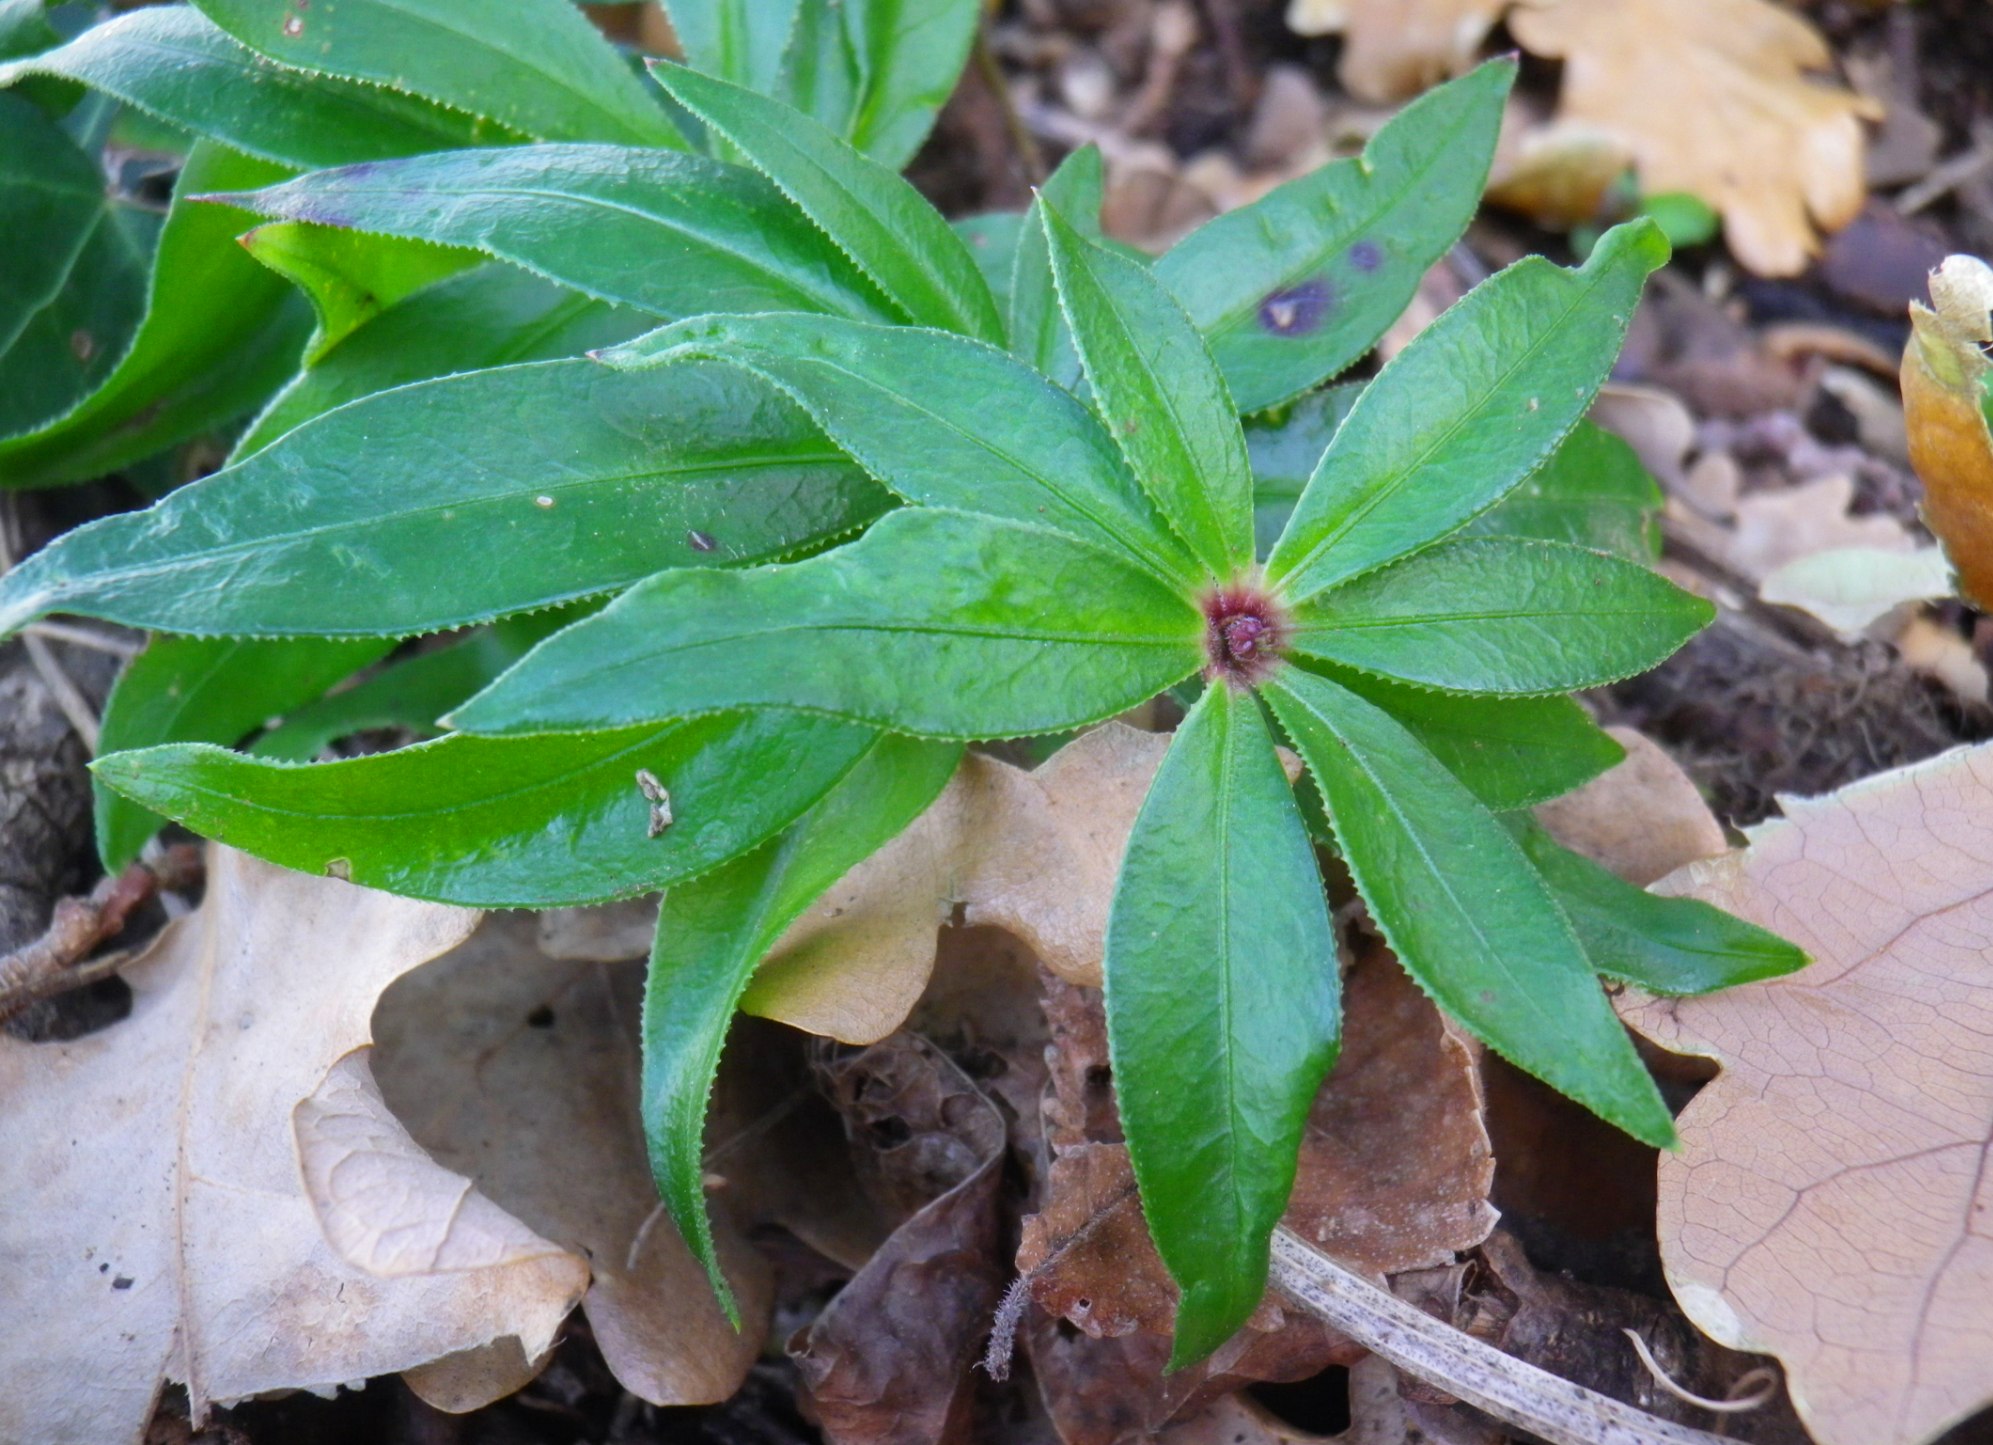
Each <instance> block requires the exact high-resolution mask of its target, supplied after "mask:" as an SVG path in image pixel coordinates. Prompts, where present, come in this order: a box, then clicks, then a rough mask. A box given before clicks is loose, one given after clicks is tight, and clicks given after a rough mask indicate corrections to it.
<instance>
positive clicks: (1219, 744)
mask: <svg viewBox="0 0 1993 1445" xmlns="http://www.w3.org/2000/svg"><path fill="white" fill-rule="evenodd" d="M1106 976H1107V1030H1108V1041H1109V1044H1110V1049H1111V1054H1112V1059H1113V1065H1114V1089H1115V1095H1116V1097H1117V1098H1118V1099H1119V1100H1120V1105H1121V1124H1122V1127H1123V1129H1124V1130H1125V1131H1126V1133H1127V1136H1128V1152H1129V1154H1130V1155H1131V1156H1132V1157H1133V1160H1134V1164H1135V1178H1136V1181H1137V1183H1138V1184H1139V1185H1140V1187H1141V1194H1142V1212H1143V1214H1144V1215H1145V1216H1146V1217H1147V1219H1148V1222H1149V1232H1150V1233H1151V1234H1152V1235H1153V1236H1154V1237H1155V1241H1156V1248H1157V1250H1158V1251H1159V1252H1160V1253H1161V1254H1162V1257H1163V1262H1164V1263H1165V1264H1167V1265H1168V1266H1169V1271H1170V1274H1171V1275H1172V1276H1173V1277H1174V1278H1175V1280H1176V1282H1177V1284H1178V1286H1179V1287H1180V1288H1181V1289H1182V1291H1183V1297H1182V1300H1181V1302H1180V1303H1179V1305H1178V1307H1177V1317H1176V1345H1175V1349H1174V1351H1173V1353H1172V1356H1171V1359H1172V1361H1173V1362H1174V1363H1175V1364H1177V1365H1184V1364H1188V1363H1190V1362H1191V1361H1193V1360H1198V1359H1202V1358H1203V1357H1204V1356H1205V1355H1207V1354H1209V1353H1210V1352H1211V1351H1212V1350H1213V1349H1215V1348H1217V1346H1218V1345H1220V1344H1221V1343H1223V1342H1224V1340H1225V1339H1226V1337H1227V1336H1229V1335H1230V1334H1231V1333H1232V1332H1233V1331H1234V1330H1236V1329H1238V1328H1239V1326H1241V1325H1243V1324H1244V1323H1245V1321H1246V1316H1248V1315H1250V1314H1251V1313H1252V1312H1253V1310H1254V1309H1255V1308H1257V1307H1258V1305H1259V1302H1260V1298H1261V1296H1262V1295H1264V1294H1265V1292H1266V1269H1267V1240H1268V1237H1269V1236H1270V1235H1271V1234H1272V1232H1273V1226H1274V1224H1275V1223H1276V1222H1277V1221H1278V1220H1279V1218H1280V1216H1281V1213H1282V1211H1283V1210H1285V1209H1286V1207H1287V1195H1288V1192H1289V1191H1290V1190H1291V1189H1292V1188H1293V1185H1294V1167H1295V1153H1296V1151H1297V1150H1298V1149H1299V1147H1300V1144H1301V1129H1302V1125H1303V1124H1304V1123H1305V1122H1306V1120H1307V1117H1308V1106H1309V1104H1310V1103H1311V1102H1312V1101H1313V1100H1314V1097H1315V1091H1316V1089H1317V1088H1319V1087H1320V1085H1321V1082H1322V1077H1323V1075H1325V1074H1326V1073H1327V1072H1328V1069H1329V1065H1330V1064H1331V1063H1333V1062H1334V1060H1335V1051H1336V1040H1337V1036H1338V1027H1339V1022H1340V1004H1339V998H1338V984H1337V972H1336V945H1335V934H1334V932H1333V930H1332V929H1331V927H1330V924H1329V913H1328V906H1327V904H1326V902H1325V900H1324V898H1323V894H1322V881H1321V877H1320V875H1319V874H1318V873H1317V872H1316V869H1315V855H1314V851H1313V849H1312V848H1311V847H1310V845H1309V842H1308V834H1307V830H1306V828H1304V827H1303V825H1302V822H1301V814H1300V811H1299V809H1298V808H1297V807H1296V805H1295V801H1294V793H1293V790H1292V789H1291V788H1290V787H1289V786H1288V783H1287V775H1286V774H1285V773H1284V772H1283V771H1282V770H1281V766H1280V760H1279V758H1278V757H1277V756H1276V755H1275V753H1274V749H1273V738H1272V735H1271V734H1270V733H1269V731H1268V729H1267V725H1266V719H1265V718H1264V716H1263V715H1262V714H1261V712H1260V707H1259V703H1258V702H1256V701H1255V700H1254V698H1253V696H1252V694H1250V693H1244V692H1238V691H1235V690H1234V689H1233V688H1231V687H1229V686H1225V685H1222V684H1221V685H1216V686H1212V687H1209V688H1206V689H1205V691H1204V695H1203V696H1202V697H1201V698H1199V699H1198V701H1197V705H1196V706H1195V707H1193V708H1192V709H1191V711H1190V715H1189V717H1187V718H1186V719H1184V723H1183V726H1182V727H1180V728H1179V729H1177V733H1176V737H1175V739H1174V740H1173V741H1172V742H1171V744H1170V749H1169V752H1168V753H1167V754H1166V755H1165V756H1164V758H1163V764H1162V767H1161V768H1160V769H1159V770H1158V771H1157V773H1156V778H1155V782H1154V783H1153V784H1151V785H1150V788H1149V795H1148V797H1147V798H1146V799H1145V800H1144V801H1143V803H1142V811H1141V813H1140V814H1139V815H1138V816H1137V817H1136V819H1135V829H1134V831H1133V833H1131V834H1130V835H1129V838H1128V851H1127V854H1126V856H1125V857H1124V858H1123V860H1122V863H1121V875H1120V878H1119V879H1118V881H1117V882H1116V884H1115V888H1114V903H1113V907H1112V911H1111V912H1110V914H1109V917H1108V924H1107V959H1106Z"/></svg>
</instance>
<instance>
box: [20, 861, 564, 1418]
mask: <svg viewBox="0 0 1993 1445" xmlns="http://www.w3.org/2000/svg"><path fill="white" fill-rule="evenodd" d="M477 919H478V915H477V914H476V913H473V912H468V911H465V910H463V909H455V908H445V907H441V906H439V905H436V904H431V903H417V902H412V901H410V900H407V899H401V898H394V897H390V896H389V895H387V894H385V893H375V892H371V891H368V890H365V889H361V888H355V887H353V886H351V885H350V884H345V883H340V882H336V881H334V880H331V879H327V878H317V877H311V876H308V875H305V874H300V873H292V872H288V871H286V870H284V869H280V868H273V867H270V866H269V865H267V864H263V863H258V862H255V861H253V860H251V859H249V858H246V857H244V856H242V855H241V854H238V853H232V852H229V851H228V850H226V849H213V850H210V853H209V865H208V885H207V898H206V901H205V902H204V903H203V904H202V906H201V908H200V910H199V911H198V912H197V913H195V914H193V915H192V916H190V917H188V918H186V919H183V920H181V921H180V922H178V923H175V924H172V925H169V927H168V928H167V929H166V930H165V932H163V933H162V934H161V935H160V938H159V940H158V942H157V943H156V944H155V945H154V946H153V947H152V948H151V949H150V950H149V951H148V953H147V954H146V956H145V957H144V958H142V959H140V960H139V961H138V962H136V963H134V964H133V965H132V966H130V967H129V968H128V969H126V971H125V977H126V979H127V980H128V981H129V982H130V983H131V985H132V989H133V995H134V997H133V1001H132V1012H131V1016H130V1017H129V1018H127V1019H125V1020H124V1021H122V1022H120V1023H117V1024H114V1025H112V1026H111V1027H110V1028H108V1029H105V1030H103V1031H101V1032H99V1033H95V1034H91V1035H89V1036H87V1037H85V1038H82V1039H79V1040H76V1041H74V1042H71V1043H65V1044H29V1043H23V1042H21V1041H20V1040H17V1039H12V1038H5V1037H0V1097H4V1098H5V1099H6V1100H7V1106H6V1108H5V1109H4V1110H0V1160H5V1161H6V1165H7V1168H8V1169H9V1171H10V1177H9V1179H8V1181H7V1183H6V1185H5V1197H6V1201H7V1202H6V1207H5V1208H4V1209H0V1259H4V1260H5V1261H6V1265H5V1267H4V1268H0V1319H6V1320H9V1321H12V1322H13V1323H14V1325H15V1328H14V1329H12V1330H11V1331H10V1332H9V1336H8V1346H7V1349H6V1350H5V1351H4V1353H0V1439H5V1440H22V1441H42V1440H46V1441H56V1440H61V1441H70V1440H76V1441H83V1440H87V1441H91V1442H93V1445H94V1442H100V1441H101V1442H105V1445H117V1442H123V1441H136V1440H138V1439H139V1438H140V1437H141V1435H143V1433H144V1430H145V1422H146V1417H147V1416H148V1415H149V1414H150V1413H151V1409H152V1405H153V1401H154V1399H155V1398H156V1397H157V1395H158V1392H159V1390H160V1388H161V1386H162V1385H163V1384H164V1383H165V1381H167V1380H169V1379H171V1380H178V1381H180V1382H182V1383H184V1384H185V1385H186V1387H187V1393H188V1396H189V1399H190V1401H191V1404H192V1407H193V1412H194V1416H195V1419H196V1420H197V1421H198V1420H199V1419H200V1418H201V1417H202V1416H203V1415H204V1414H205V1413H206V1411H207V1408H208V1406H209V1404H210V1403H211V1402H213V1401H217V1400H229V1399H234V1398H238V1397H241V1396H244V1395H251V1394H256V1393H259V1392H262V1391H266V1390H277V1389H288V1388H299V1387H303V1388H311V1389H318V1390H331V1389H334V1388H336V1387H337V1386H338V1385H340V1384H342V1383H343V1382H346V1381H350V1380H359V1379H365V1378H367V1377H369V1376H373V1375H380V1374H387V1373H391V1372H393V1371H397V1370H413V1369H416V1368H418V1367H420V1366H424V1365H427V1364H430V1363H431V1362H435V1361H438V1360H442V1359H444V1358H445V1357H453V1358H454V1359H455V1360H456V1361H458V1362H459V1363H460V1364H461V1363H462V1362H464V1361H469V1363H468V1364H464V1365H463V1367H462V1368H460V1369H459V1370H457V1371H456V1375H455V1378H454V1380H453V1381H452V1383H451V1387H450V1391H449V1398H450V1400H451V1402H452V1403H453V1404H455V1405H457V1406H458V1407H460V1408H467V1407H469V1406H471V1405H474V1404H477V1403H480V1402H481V1401H482V1400H487V1399H490V1398H492V1397H493V1396H494V1395H495V1394H498V1393H502V1392H503V1391H505V1390H506V1389H508V1388H511V1387H513V1386H516V1385H517V1384H518V1383H519V1378H520V1371H521V1370H528V1369H530V1365H529V1363H528V1362H529V1361H531V1360H533V1359H536V1358H538V1357H539V1356H540V1355H541V1354H542V1353H544V1351H545V1350H546V1349H547V1347H548V1345H549V1344H550V1343H551V1342H552V1340H553V1337H554V1332H555V1331H556V1329H558V1327H559V1325H560V1322H561V1321H562V1319H563V1318H565V1317H566V1315H567V1313H568V1311H569V1309H570V1308H572V1306H573V1304H574V1302H575V1300H576V1299H578V1298H579V1297H580V1295H581V1292H582V1289H583V1287H584V1286H585V1285H586V1284H587V1281H588V1265H587V1263H586V1261H584V1260H582V1259H581V1258H580V1257H578V1256H577V1255H574V1254H572V1253H569V1252H568V1251H567V1250H565V1249H562V1248H560V1247H559V1246H557V1245H555V1244H553V1243H551V1242H549V1241H548V1240H547V1239H545V1238H543V1237H541V1236H540V1235H538V1234H536V1233H534V1232H533V1231H532V1230H531V1229H529V1228H527V1227H526V1225H524V1224H522V1223H521V1222H520V1221H519V1220H517V1219H515V1218H513V1217H512V1216H511V1215H509V1214H506V1213H505V1212H504V1211H502V1210H500V1209H498V1208H497V1207H496V1206H495V1205H493V1204H491V1202H490V1201H489V1200H487V1199H486V1198H484V1196H482V1195H481V1194H479V1193H478V1192H477V1191H476V1189H475V1188H474V1187H473V1186H472V1184H471V1182H470V1181H469V1180H467V1179H465V1178H463V1177H462V1176H460V1175H456V1174H453V1173H451V1172H449V1171H448V1170H445V1169H444V1168H443V1167H442V1166H441V1165H439V1164H437V1163H435V1162H434V1161H433V1160H429V1159H427V1158H425V1157H423V1156H422V1155H421V1153H420V1151H419V1150H415V1149H413V1148H412V1147H411V1146H410V1144H409V1142H408V1140H407V1136H406V1134H405V1132H404V1131H403V1130H402V1129H401V1127H400V1125H399V1124H398V1123H396V1122H395V1120H394V1119H393V1117H392V1116H391V1115H390V1114H389V1113H388V1111H387V1107H386V1105H385V1104H383V1103H382V1102H381V1098H380V1095H379V1094H378V1092H376V1091H375V1090H374V1089H373V1088H372V1086H371V1084H370V1082H369V1081H368V1079H367V1077H366V1070H365V1065H364V1062H363V1061H356V1060H357V1057H358V1056H356V1055H355V1054H354V1051H355V1050H356V1049H359V1048H361V1047H362V1046H363V1045H365V1044H366V1042H367V1039H368V1032H369V1023H370V1018H371V1015H372V1013H373V1008H374V1003H375V1000H376V998H377V996H378V995H379V993H380V991H381V990H382V989H383V988H385V987H386V986H387V985H388V984H389V983H390V982H391V981H393V980H394V979H395V978H396V977H398V976H399V975H400V974H402V973H405V972H406V971H407V970H409V969H411V968H413V967H414V966H415V965H417V964H419V963H421V962H423V961H424V960H425V959H429V958H433V957H435V956H436V955H438V954H441V953H443V952H445V951H446V950H448V949H450V948H451V947H453V946H455V945H456V944H457V943H459V942H460V941H462V939H463V938H464V937H465V936H466V935H467V934H468V933H469V932H470V930H471V928H472V927H473V926H474V925H475V924H476V922H477ZM301 1101H303V1102H302V1104H301ZM307 1177H315V1178H317V1179H319V1180H320V1181H321V1182H323V1183H324V1184H325V1185H326V1186H327V1188H328V1189H329V1191H330V1195H331V1197H332V1198H334V1199H335V1200H336V1202H337V1207H336V1208H335V1209H333V1210H331V1211H329V1212H328V1213H327V1215H326V1216H325V1219H324V1221H323V1222H321V1218H320V1216H319V1215H318V1213H317V1212H315V1211H314V1208H313V1204H312V1200H311V1197H310V1194H309V1192H308V1191H307V1188H306V1185H305V1179H306V1178H307ZM328 1229H330V1230H331V1231H332V1234H333V1235H334V1236H336V1237H337V1238H338V1239H339V1240H340V1242H341V1243H342V1244H343V1245H344V1246H345V1247H346V1249H347V1250H349V1251H350V1252H351V1254H352V1255H353V1256H354V1257H356V1258H360V1259H364V1260H366V1261H367V1262H368V1265H369V1266H372V1267H371V1268H369V1267H363V1266H362V1265H360V1264H356V1263H354V1262H353V1259H352V1258H349V1257H347V1254H345V1253H342V1251H341V1249H339V1248H337V1247H335V1245H334V1243H333V1242H332V1239H331V1238H329V1237H328V1233H327V1230H328ZM507 1336H510V1337H513V1338H514V1340H515V1341H516V1343H513V1344H511V1345H510V1346H509V1348H508V1349H492V1348H489V1347H491V1346H493V1345H494V1343H495V1342H499V1341H502V1340H504V1339H505V1337H507Z"/></svg>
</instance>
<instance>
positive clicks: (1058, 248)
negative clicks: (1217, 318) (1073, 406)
mask: <svg viewBox="0 0 1993 1445" xmlns="http://www.w3.org/2000/svg"><path fill="white" fill-rule="evenodd" d="M1039 214H1040V216H1041V218H1042V220H1043V222H1044V230H1045V236H1046V240H1047V243H1048V245H1049V247H1050V250H1051V256H1052V274H1053V278H1054V279H1055V281H1056V282H1057V284H1058V291H1059V306H1060V309H1061V311H1062V312H1063V313H1064V315H1065V318H1066V324H1067V325H1068V326H1069V327H1070V328H1071V329H1072V333H1073V341H1074V344H1075V345H1076V347H1077V348H1078V350H1079V354H1080V361H1081V363H1082V365H1083V366H1084V367H1085V368H1086V378H1087V382H1088V383H1089V385H1091V386H1092V388H1093V398H1094V409H1095V410H1096V411H1098V412H1099V413H1100V415H1101V418H1102V420H1103V421H1104V422H1105V423H1106V425H1107V429H1108V431H1109V432H1110V433H1111V434H1112V435H1113V437H1114V442H1115V445H1116V446H1118V447H1120V448H1121V453H1122V455H1123V456H1125V457H1126V458H1127V459H1128V465H1129V467H1130V468H1131V469H1132V470H1133V471H1134V473H1135V476H1136V478H1137V480H1139V481H1140V482H1141V484H1142V486H1143V487H1144V488H1145V489H1146V490H1147V491H1148V493H1149V495H1150V496H1152V497H1153V498H1155V500H1156V504H1157V506H1159V507H1160V508H1161V509H1162V512H1163V515H1164V516H1166V517H1168V518H1169V519H1170V521H1171V522H1172V523H1173V524H1174V525H1175V526H1176V528H1177V530H1178V531H1179V532H1180V533H1182V534H1183V537H1184V540H1185V541H1187V542H1188V543H1189V544H1190V548H1191V550H1192V551H1193V552H1195V553H1196V554H1197V557H1198V560H1199V561H1201V562H1203V563H1204V565H1205V566H1207V567H1209V568H1210V569H1211V570H1212V572H1214V573H1215V574H1216V575H1217V576H1218V578H1219V579H1220V580H1221V581H1229V580H1230V579H1231V577H1232V576H1233V575H1234V574H1236V573H1238V572H1240V571H1242V570H1244V569H1245V568H1246V567H1247V566H1249V565H1251V563H1252V489H1253V483H1252V468H1251V465H1250V463H1249V462H1248V461H1247V458H1246V442H1245V436H1244V434H1243V433H1242V432H1241V431H1240V430H1239V418H1238V414H1237V412H1236V410H1235V409H1234V408H1233V406H1232V402H1231V398H1230V397H1229V396H1228V395H1227V394H1226V392H1225V382H1224V379H1223V378H1222V377H1221V376H1220V375H1219V374H1218V368H1217V366H1216V365H1215V364H1214V363H1213V362H1212V360H1211V356H1210V353H1209V352H1207V351H1206V350H1205V349H1204V343H1203V342H1202V341H1201V340H1199V339H1198V335H1197V333H1196V331H1195V330H1194V329H1192V327H1191V324H1190V319H1189V318H1188V317H1186V316H1185V315H1184V314H1183V311H1182V308H1180V307H1179V306H1178V305H1177V304H1176V302H1175V301H1174V300H1173V299H1171V297H1170V295H1169V293H1168V292H1166V291H1164V290H1163V288H1162V287H1161V285H1159V284H1158V283H1157V281H1156V279H1155V277H1153V276H1152V275H1150V274H1149V272H1148V271H1147V270H1146V269H1145V268H1144V267H1142V266H1140V265H1138V264H1136V263H1135V262H1133V261H1131V260H1129V259H1128V258H1127V257H1125V256H1121V255H1118V254H1116V253H1115V252H1112V251H1109V250H1107V249H1105V248H1104V247H1101V246H1096V245H1095V244H1093V243H1092V242H1091V241H1088V240H1087V239H1086V238H1085V237H1083V236H1081V235H1080V234H1079V233H1078V232H1077V231H1075V230H1074V229H1073V227H1072V226H1071V225H1070V224H1068V223H1067V221H1066V220H1065V218H1064V217H1062V216H1060V215H1059V213H1058V212H1057V211H1055V210H1053V209H1052V208H1051V207H1050V206H1049V205H1047V204H1046V203H1045V201H1044V198H1043V197H1042V196H1041V197H1040V199H1039Z"/></svg>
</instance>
